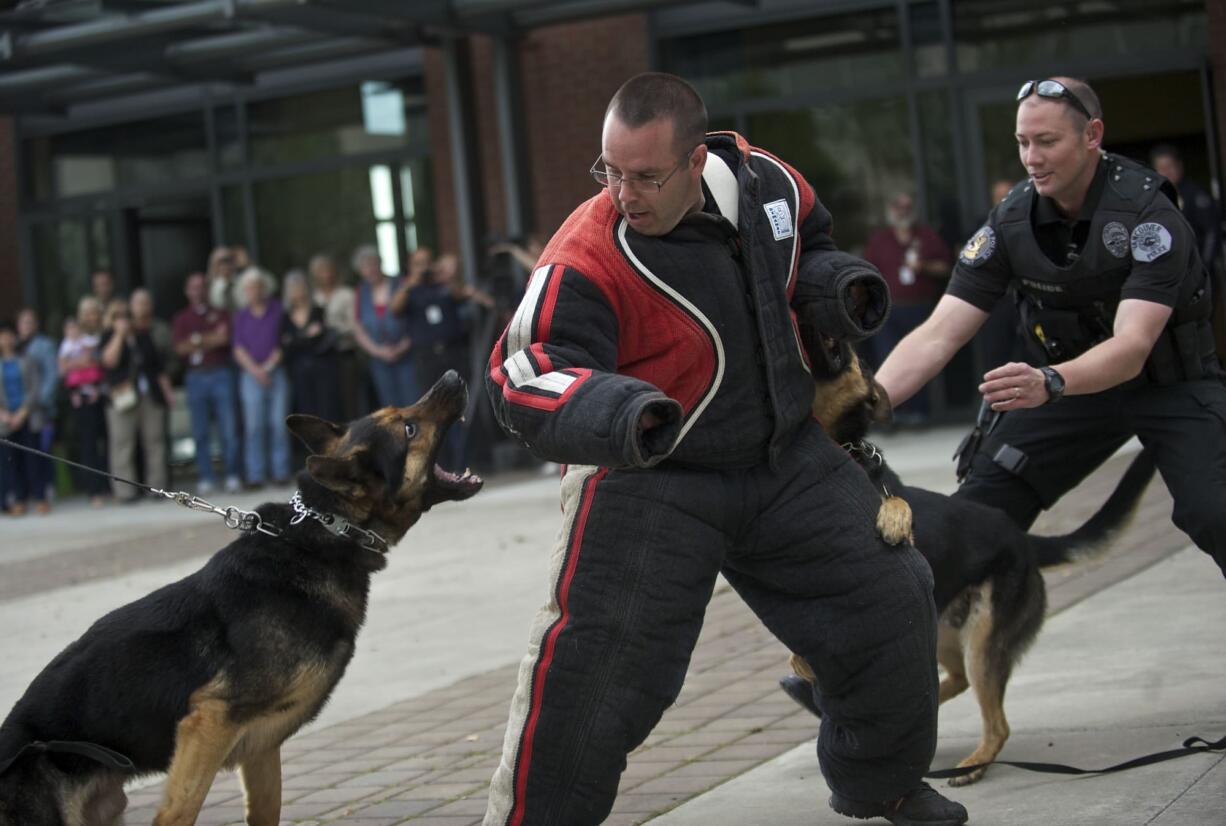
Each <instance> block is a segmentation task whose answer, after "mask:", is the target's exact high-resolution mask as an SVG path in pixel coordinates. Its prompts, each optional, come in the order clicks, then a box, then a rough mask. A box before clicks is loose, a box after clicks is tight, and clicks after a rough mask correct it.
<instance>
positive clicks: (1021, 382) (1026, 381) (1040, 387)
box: [979, 361, 1048, 411]
mask: <svg viewBox="0 0 1226 826" xmlns="http://www.w3.org/2000/svg"><path fill="white" fill-rule="evenodd" d="M979 392H980V393H982V394H983V398H984V401H986V402H988V404H990V405H992V409H993V410H998V411H1005V410H1021V409H1022V408H1024V407H1040V406H1042V405H1045V404H1047V396H1048V394H1047V387H1046V386H1045V385H1044V384H1043V373H1042V372H1041V371H1040V370H1039V369H1038V368H1037V367H1031V366H1030V365H1029V364H1023V363H1022V362H1019V361H1011V362H1009V363H1008V364H1004V365H1001V366H1000V367H997V368H996V369H995V370H989V371H988V372H986V373H984V374H983V384H981V385H979Z"/></svg>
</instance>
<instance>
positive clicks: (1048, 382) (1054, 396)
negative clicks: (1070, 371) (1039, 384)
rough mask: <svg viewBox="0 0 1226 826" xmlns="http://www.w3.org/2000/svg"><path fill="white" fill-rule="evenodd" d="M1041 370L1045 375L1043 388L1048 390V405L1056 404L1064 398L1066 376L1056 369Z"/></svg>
mask: <svg viewBox="0 0 1226 826" xmlns="http://www.w3.org/2000/svg"><path fill="white" fill-rule="evenodd" d="M1039 370H1040V371H1041V372H1042V373H1043V386H1044V387H1045V388H1047V403H1048V404H1054V403H1056V402H1058V401H1060V399H1062V398H1064V376H1062V375H1060V374H1059V373H1058V372H1056V368H1054V367H1040V368H1039Z"/></svg>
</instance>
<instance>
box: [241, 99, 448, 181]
mask: <svg viewBox="0 0 1226 826" xmlns="http://www.w3.org/2000/svg"><path fill="white" fill-rule="evenodd" d="M247 127H248V130H249V134H250V139H251V161H252V162H253V163H256V164H270V163H284V162H288V161H300V160H307V159H310V158H321V157H331V156H334V155H356V154H361V153H364V152H375V151H380V150H394V149H402V148H405V147H412V148H416V149H423V150H424V149H425V148H426V147H427V146H428V144H429V135H428V133H427V131H426V104H425V94H424V92H423V91H422V81H421V79H420V78H409V79H403V80H397V81H390V82H386V81H380V82H377V83H364V84H362V85H360V86H345V87H341V88H338V89H325V90H322V91H317V92H311V93H309V94H304V95H294V96H292V97H284V98H276V99H274V100H263V101H256V102H253V103H250V104H248V106H247Z"/></svg>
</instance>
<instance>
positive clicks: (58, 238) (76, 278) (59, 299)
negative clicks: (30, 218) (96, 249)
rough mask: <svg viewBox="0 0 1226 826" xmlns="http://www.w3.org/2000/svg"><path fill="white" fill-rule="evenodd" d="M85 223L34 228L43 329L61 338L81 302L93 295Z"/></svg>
mask: <svg viewBox="0 0 1226 826" xmlns="http://www.w3.org/2000/svg"><path fill="white" fill-rule="evenodd" d="M85 233H86V226H85V221H80V220H67V221H52V222H47V223H39V224H35V225H34V226H33V227H31V235H32V237H33V247H34V266H35V271H36V274H37V280H38V310H39V313H40V314H41V315H42V318H43V329H44V330H46V332H47V334H48V335H52V336H55V337H56V338H58V337H59V336H60V335H61V334H62V332H63V324H64V319H65V318H67V317H69V316H72V315H75V314H76V307H77V301H78V300H79V299H80V298H81V296H83V295H85V294H86V293H87V292H89V273H90V261H89V254H88V250H87V247H86V243H85Z"/></svg>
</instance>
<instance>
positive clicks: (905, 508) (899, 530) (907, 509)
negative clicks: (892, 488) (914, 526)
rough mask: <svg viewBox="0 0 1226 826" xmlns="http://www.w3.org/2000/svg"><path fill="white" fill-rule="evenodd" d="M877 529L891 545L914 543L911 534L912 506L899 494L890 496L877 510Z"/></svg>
mask: <svg viewBox="0 0 1226 826" xmlns="http://www.w3.org/2000/svg"><path fill="white" fill-rule="evenodd" d="M877 531H878V533H880V534H881V538H882V539H884V540H885V541H886V542H887V543H889V544H890V545H901V544H902V543H904V542H911V543H914V542H915V539H914V537H913V536H912V535H911V506H910V505H908V504H907V503H906V500H904V499H902V498H901V497H898V496H888V497H886V498H885V499H883V500H882V502H881V507H880V508H879V509H878V511H877Z"/></svg>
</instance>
